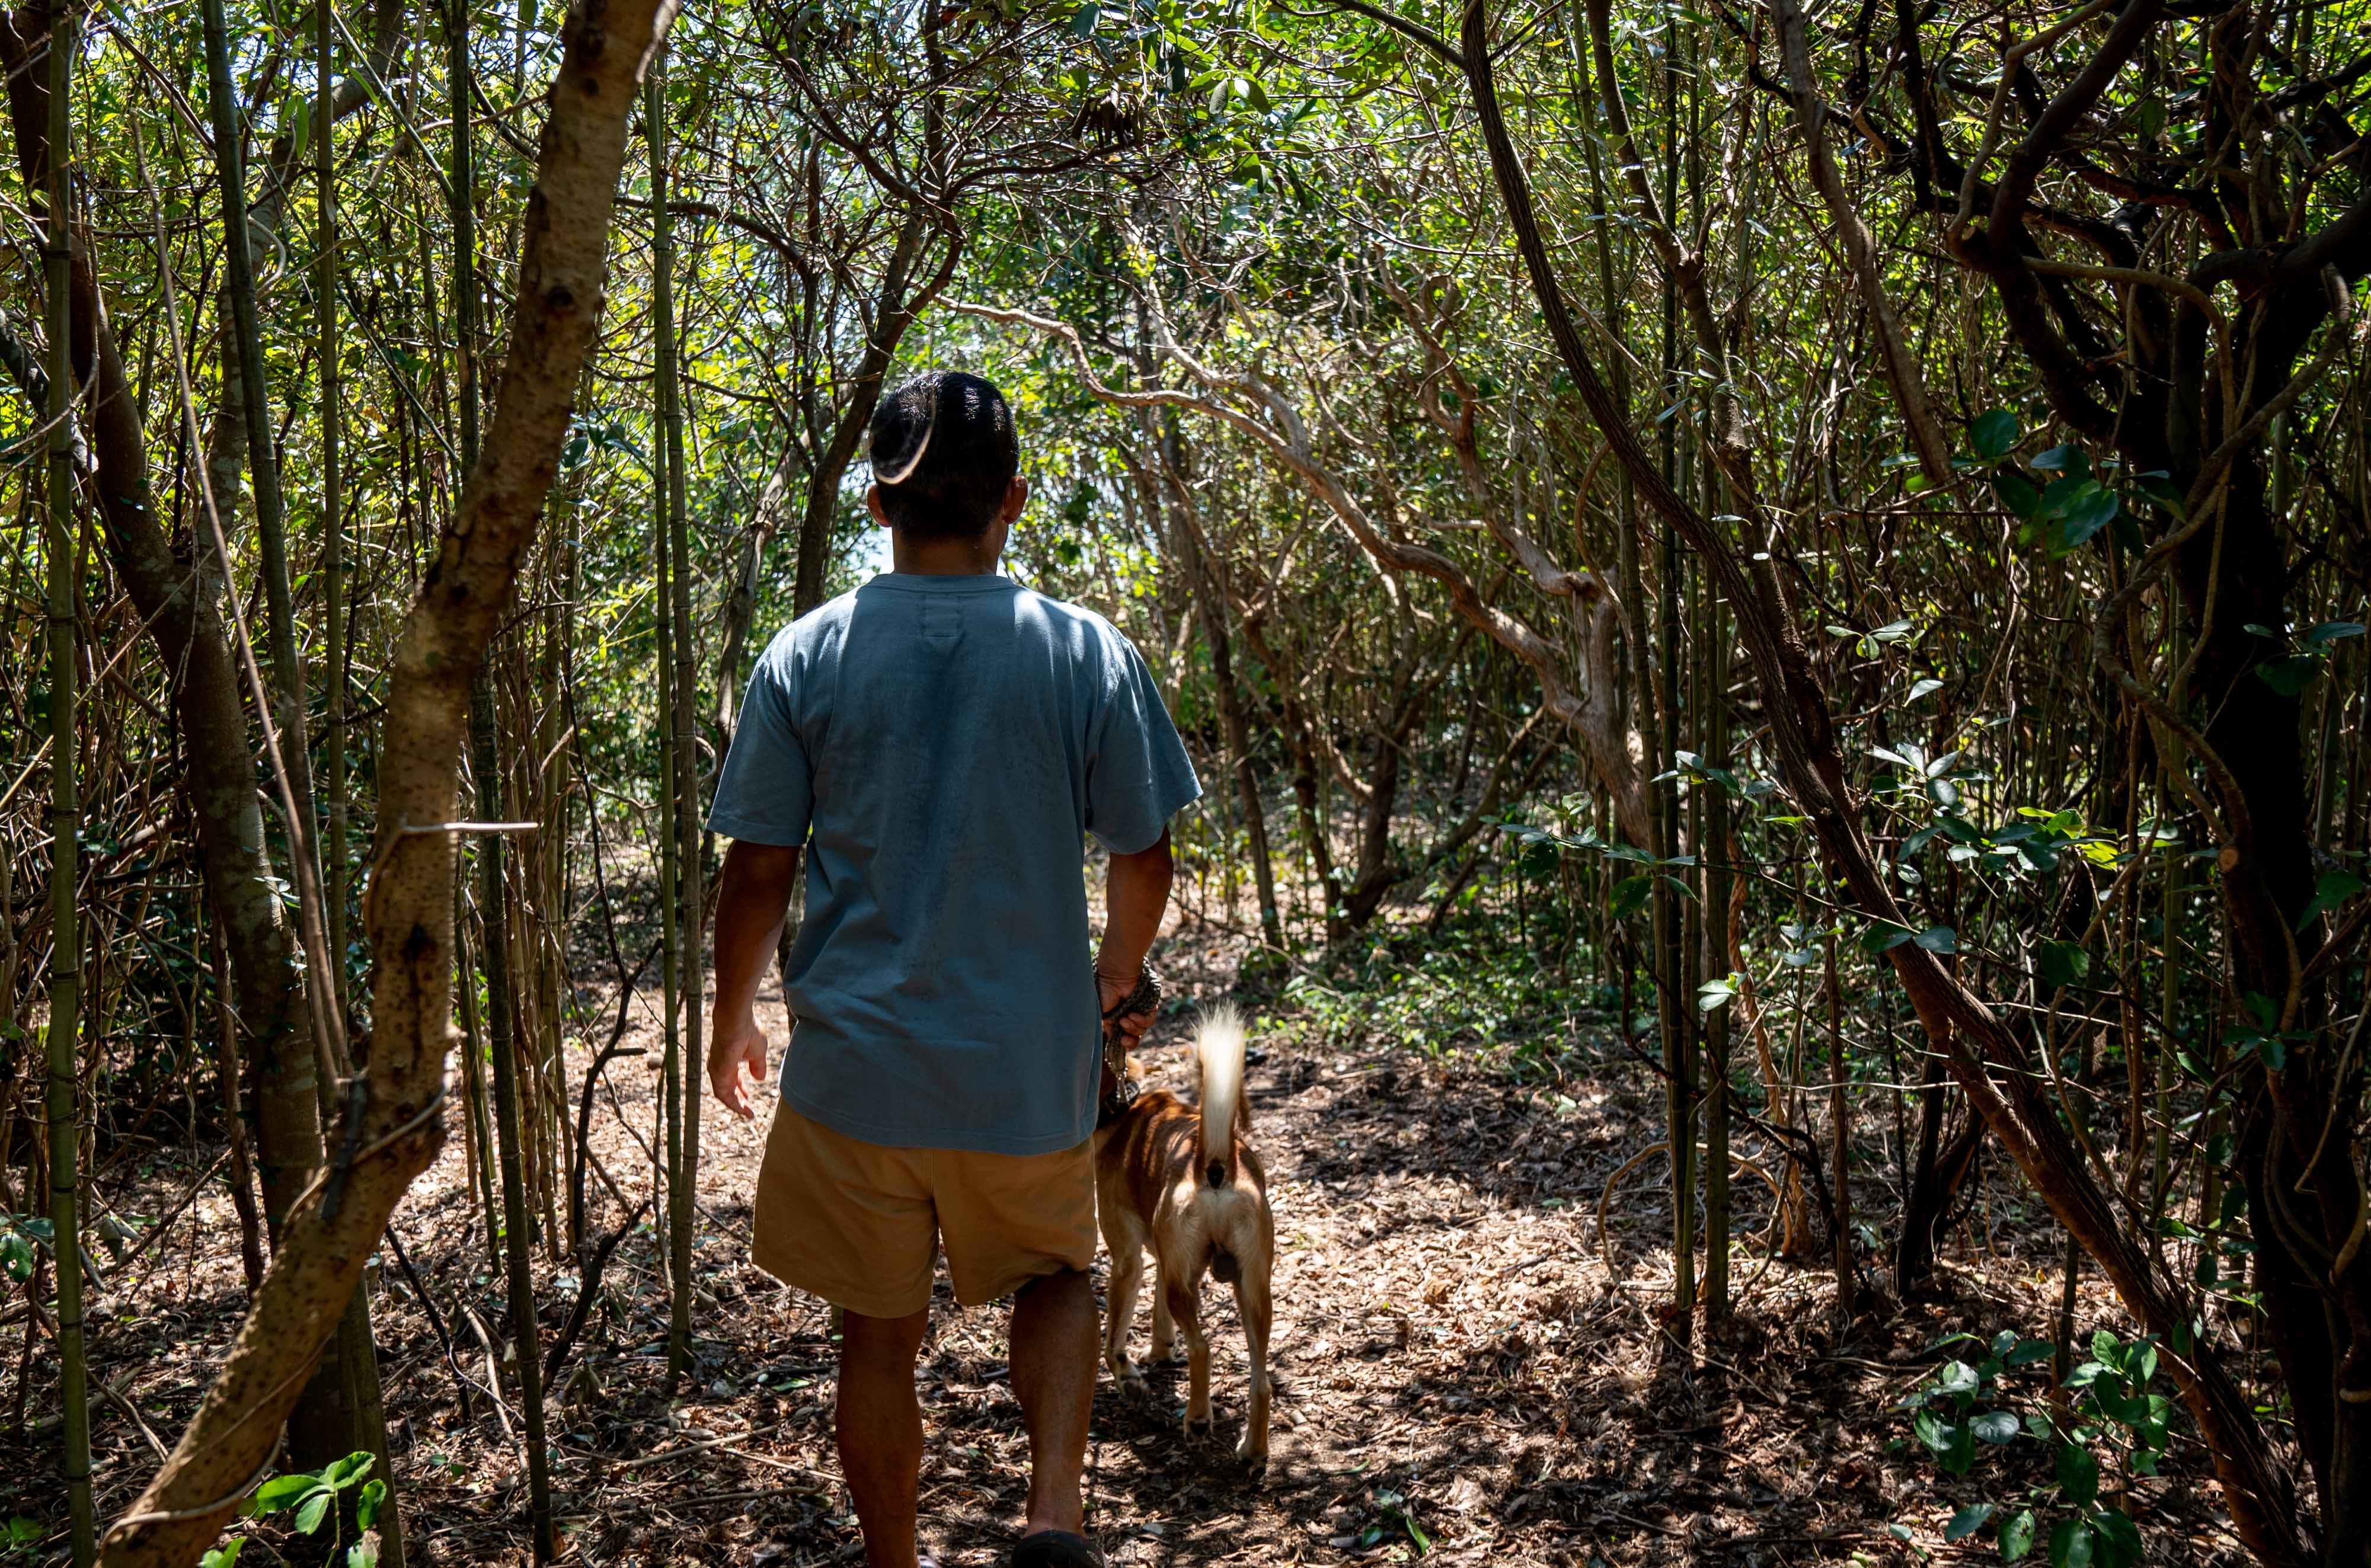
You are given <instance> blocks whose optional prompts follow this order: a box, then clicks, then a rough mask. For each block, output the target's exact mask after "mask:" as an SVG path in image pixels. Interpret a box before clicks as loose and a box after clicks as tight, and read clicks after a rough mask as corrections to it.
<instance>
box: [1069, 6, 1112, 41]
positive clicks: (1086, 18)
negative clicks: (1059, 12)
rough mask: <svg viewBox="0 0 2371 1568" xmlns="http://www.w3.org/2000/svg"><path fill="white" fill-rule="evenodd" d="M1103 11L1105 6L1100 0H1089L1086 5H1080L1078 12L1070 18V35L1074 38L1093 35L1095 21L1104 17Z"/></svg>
mask: <svg viewBox="0 0 2371 1568" xmlns="http://www.w3.org/2000/svg"><path fill="white" fill-rule="evenodd" d="M1103 11H1104V8H1103V6H1101V5H1100V4H1098V0H1087V3H1086V4H1085V5H1083V6H1080V7H1079V9H1078V14H1077V15H1075V16H1073V17H1071V18H1070V36H1071V37H1072V38H1086V37H1089V36H1091V35H1092V34H1093V32H1094V30H1095V23H1096V22H1097V21H1099V20H1101V19H1102V17H1103Z"/></svg>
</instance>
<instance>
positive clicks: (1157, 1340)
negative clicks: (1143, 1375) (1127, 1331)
mask: <svg viewBox="0 0 2371 1568" xmlns="http://www.w3.org/2000/svg"><path fill="white" fill-rule="evenodd" d="M1147 1359H1148V1360H1150V1361H1151V1364H1152V1365H1153V1366H1167V1365H1169V1363H1171V1362H1173V1361H1174V1360H1176V1359H1177V1325H1176V1323H1174V1321H1172V1320H1171V1319H1170V1316H1169V1291H1168V1288H1167V1286H1163V1287H1162V1288H1161V1289H1159V1290H1156V1291H1154V1292H1153V1293H1152V1354H1151V1355H1150V1356H1149V1357H1148V1358H1147Z"/></svg>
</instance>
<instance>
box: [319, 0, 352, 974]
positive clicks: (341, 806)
mask: <svg viewBox="0 0 2371 1568" xmlns="http://www.w3.org/2000/svg"><path fill="white" fill-rule="evenodd" d="M336 20H337V17H336V15H335V14H334V13H333V12H332V11H331V10H330V0H319V3H318V5H316V6H314V8H313V21H314V27H313V196H314V208H315V216H314V230H313V244H314V274H315V275H314V281H313V304H314V309H315V311H316V316H315V318H314V319H315V334H316V337H317V339H318V349H319V356H318V358H319V364H320V377H321V383H320V386H321V447H320V451H321V582H322V608H321V616H322V620H323V622H324V624H323V627H322V634H323V635H322V652H323V655H324V662H325V663H327V664H328V666H329V669H328V673H327V674H326V677H325V684H326V686H327V687H328V691H327V698H328V708H327V711H326V713H325V715H324V722H323V725H322V732H323V734H322V739H323V746H324V751H323V755H322V764H323V770H324V772H325V773H326V774H327V778H325V779H324V780H323V790H324V792H325V793H327V794H328V796H329V811H330V824H329V853H328V854H327V855H325V856H323V857H322V859H323V861H324V864H325V866H326V869H327V871H328V879H329V880H328V884H327V886H328V896H327V898H326V900H325V902H326V903H327V904H328V905H329V928H330V931H329V934H330V952H329V960H330V962H329V965H328V968H329V973H330V987H331V989H330V997H329V1005H330V1007H331V1008H332V1009H335V1010H336V1011H337V1013H338V1015H339V1017H340V1018H341V1019H342V1018H343V1017H344V1016H345V998H346V942H347V933H346V897H347V894H348V882H349V877H348V862H347V857H346V825H347V805H348V802H347V800H346V663H347V651H346V541H345V515H344V508H345V495H344V490H343V486H344V483H345V474H344V471H343V468H342V467H341V464H342V461H343V456H344V454H343V453H342V452H341V450H340V444H339V436H340V432H339V429H338V423H339V418H340V413H339V403H340V399H341V398H342V396H343V394H344V386H343V384H342V382H341V379H340V368H341V367H340V365H339V363H338V353H339V344H338V200H337V177H336V168H335V166H334V165H333V164H332V162H331V161H330V158H331V154H330V129H331V126H332V125H333V123H334V122H335V121H336V120H337V113H338V110H337V77H336V75H335V73H334V70H333V67H334V64H335V60H334V51H335V41H334V40H335V23H336Z"/></svg>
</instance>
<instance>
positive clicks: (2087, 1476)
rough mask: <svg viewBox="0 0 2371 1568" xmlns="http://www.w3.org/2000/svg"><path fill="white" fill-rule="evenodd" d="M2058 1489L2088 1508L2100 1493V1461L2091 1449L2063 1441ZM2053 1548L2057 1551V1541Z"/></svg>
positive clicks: (2086, 1552)
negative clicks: (2092, 1453) (2092, 1454)
mask: <svg viewBox="0 0 2371 1568" xmlns="http://www.w3.org/2000/svg"><path fill="white" fill-rule="evenodd" d="M2058 1490H2059V1491H2061V1492H2063V1493H2065V1494H2066V1501H2068V1502H2069V1503H2072V1504H2074V1505H2076V1507H2078V1508H2088V1507H2089V1506H2090V1505H2091V1500H2092V1499H2093V1498H2095V1497H2097V1496H2099V1460H2097V1459H2095V1458H2092V1457H2091V1450H2090V1449H2088V1448H2086V1447H2080V1446H2079V1445H2076V1444H2074V1443H2062V1444H2060V1445H2059V1447H2058ZM2052 1550H2053V1551H2056V1546H2055V1543H2053V1547H2052ZM2084 1551H2085V1561H2087V1562H2088V1561H2089V1551H2090V1549H2089V1548H2088V1546H2087V1547H2086V1548H2085V1549H2084Z"/></svg>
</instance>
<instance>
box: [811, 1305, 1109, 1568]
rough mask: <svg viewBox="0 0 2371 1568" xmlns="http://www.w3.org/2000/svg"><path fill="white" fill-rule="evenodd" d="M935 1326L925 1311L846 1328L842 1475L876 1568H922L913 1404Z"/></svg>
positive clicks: (918, 1434) (917, 1424)
mask: <svg viewBox="0 0 2371 1568" xmlns="http://www.w3.org/2000/svg"><path fill="white" fill-rule="evenodd" d="M1090 1310H1092V1307H1091V1308H1090ZM930 1321H931V1311H930V1309H929V1308H927V1307H926V1308H924V1309H922V1310H920V1311H919V1312H916V1313H914V1314H912V1315H911V1316H909V1317H904V1318H868V1317H865V1316H864V1315H863V1314H862V1313H861V1312H850V1313H848V1314H847V1316H846V1320H845V1322H844V1323H843V1325H842V1328H841V1332H840V1341H839V1411H838V1422H837V1425H838V1432H839V1469H840V1473H841V1475H843V1476H844V1477H846V1478H847V1481H848V1491H849V1495H850V1496H851V1497H853V1498H855V1500H856V1519H857V1523H859V1524H860V1525H862V1527H863V1528H864V1561H865V1562H866V1563H867V1564H868V1565H869V1568H917V1562H916V1558H915V1546H914V1507H915V1494H916V1491H917V1489H918V1487H919V1484H920V1477H921V1470H922V1407H921V1405H920V1403H919V1401H917V1400H916V1399H915V1398H914V1356H915V1354H916V1353H917V1352H919V1350H920V1349H921V1347H922V1332H923V1331H924V1330H925V1329H926V1328H928V1327H929V1326H930ZM1017 1380H1018V1379H1017V1378H1016V1381H1017ZM1084 1432H1085V1428H1084V1426H1083V1425H1081V1435H1084Z"/></svg>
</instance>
